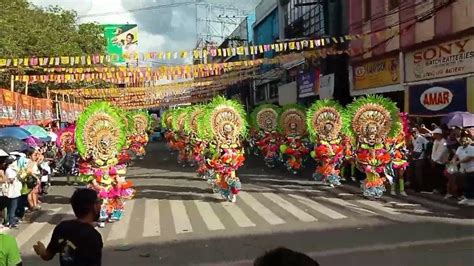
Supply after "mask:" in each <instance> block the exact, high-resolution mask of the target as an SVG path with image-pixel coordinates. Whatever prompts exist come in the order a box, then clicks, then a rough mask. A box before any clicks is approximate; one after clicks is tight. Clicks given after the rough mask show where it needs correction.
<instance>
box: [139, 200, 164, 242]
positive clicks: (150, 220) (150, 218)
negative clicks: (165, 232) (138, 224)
mask: <svg viewBox="0 0 474 266" xmlns="http://www.w3.org/2000/svg"><path fill="white" fill-rule="evenodd" d="M159 203H160V202H159V201H158V200H157V199H146V200H145V217H144V219H143V237H155V236H160V234H161V228H160V207H159Z"/></svg>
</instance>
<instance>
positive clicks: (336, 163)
mask: <svg viewBox="0 0 474 266" xmlns="http://www.w3.org/2000/svg"><path fill="white" fill-rule="evenodd" d="M306 116H307V120H306V123H307V126H308V131H309V137H310V140H311V141H312V142H313V143H314V150H313V151H311V157H313V158H314V159H315V160H316V163H317V166H316V170H315V172H314V174H313V178H314V179H315V180H316V181H323V182H325V183H326V184H328V185H329V186H331V187H334V186H340V185H341V181H340V180H341V176H340V174H339V172H340V167H341V165H342V162H343V160H344V148H345V144H344V142H343V138H342V136H341V128H342V106H341V105H339V103H337V102H335V101H332V100H319V101H316V102H315V103H314V104H313V105H312V106H311V107H310V108H309V109H308V111H307V114H306Z"/></svg>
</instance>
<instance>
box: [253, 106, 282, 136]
mask: <svg viewBox="0 0 474 266" xmlns="http://www.w3.org/2000/svg"><path fill="white" fill-rule="evenodd" d="M266 109H271V110H273V111H275V113H276V117H275V124H276V125H275V126H276V127H275V129H274V130H276V129H277V127H278V119H279V114H280V107H278V106H276V105H274V104H261V105H259V106H257V107H256V108H255V109H253V111H252V113H250V116H249V118H250V119H249V120H250V121H249V123H250V127H252V128H253V129H257V130H261V128H260V125H259V123H258V114H259V113H260V112H261V111H263V110H266Z"/></svg>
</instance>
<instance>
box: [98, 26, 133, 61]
mask: <svg viewBox="0 0 474 266" xmlns="http://www.w3.org/2000/svg"><path fill="white" fill-rule="evenodd" d="M104 37H105V40H106V42H107V54H109V55H110V56H111V57H112V59H113V60H112V62H113V63H124V62H130V61H134V60H133V58H134V54H135V53H137V52H138V26H137V25H136V24H107V25H104ZM124 54H126V55H128V57H129V58H130V59H127V60H125V58H124Z"/></svg>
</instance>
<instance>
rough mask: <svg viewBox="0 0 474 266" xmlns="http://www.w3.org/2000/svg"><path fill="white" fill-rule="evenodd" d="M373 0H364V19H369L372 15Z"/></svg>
mask: <svg viewBox="0 0 474 266" xmlns="http://www.w3.org/2000/svg"><path fill="white" fill-rule="evenodd" d="M371 2H372V1H371V0H364V21H369V20H370V17H371V16H372V6H371V4H372V3H371Z"/></svg>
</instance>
